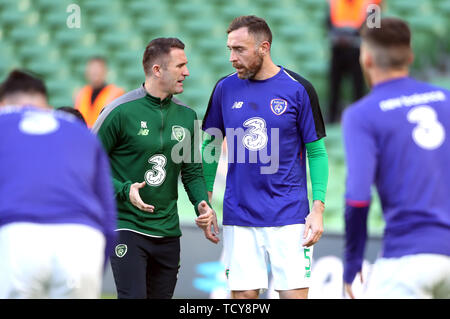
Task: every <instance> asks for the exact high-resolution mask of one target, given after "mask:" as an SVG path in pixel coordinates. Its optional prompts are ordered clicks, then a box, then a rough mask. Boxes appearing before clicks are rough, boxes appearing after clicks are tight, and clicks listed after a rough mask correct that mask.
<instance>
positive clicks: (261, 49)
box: [259, 41, 270, 55]
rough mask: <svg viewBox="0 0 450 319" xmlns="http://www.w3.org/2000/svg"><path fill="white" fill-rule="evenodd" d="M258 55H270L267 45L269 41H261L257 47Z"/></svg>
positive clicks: (268, 45)
mask: <svg viewBox="0 0 450 319" xmlns="http://www.w3.org/2000/svg"><path fill="white" fill-rule="evenodd" d="M259 54H261V55H268V54H270V43H269V41H263V42H262V43H261V44H260V45H259Z"/></svg>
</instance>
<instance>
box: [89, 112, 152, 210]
mask: <svg viewBox="0 0 450 319" xmlns="http://www.w3.org/2000/svg"><path fill="white" fill-rule="evenodd" d="M93 132H94V133H95V132H96V133H97V136H98V138H99V139H100V141H101V142H102V145H103V149H104V150H105V152H106V154H108V156H110V154H111V152H112V151H113V150H114V148H115V147H116V145H117V144H118V143H119V140H120V116H119V114H118V113H114V114H112V113H110V114H109V115H108V117H106V118H105V119H104V120H103V121H102V122H101V125H100V126H95V127H94V129H93ZM111 179H112V184H113V187H114V195H115V197H116V198H117V199H118V200H119V201H122V202H130V203H131V204H133V205H134V206H136V207H137V208H139V209H140V210H142V211H146V212H149V213H153V212H154V209H155V207H154V206H152V205H148V204H146V203H144V202H143V201H142V199H141V197H140V195H139V189H140V188H142V187H144V186H145V182H142V183H133V182H132V181H129V180H127V181H120V180H118V179H116V178H114V177H111Z"/></svg>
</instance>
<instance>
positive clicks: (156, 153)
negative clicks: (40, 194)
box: [92, 85, 209, 237]
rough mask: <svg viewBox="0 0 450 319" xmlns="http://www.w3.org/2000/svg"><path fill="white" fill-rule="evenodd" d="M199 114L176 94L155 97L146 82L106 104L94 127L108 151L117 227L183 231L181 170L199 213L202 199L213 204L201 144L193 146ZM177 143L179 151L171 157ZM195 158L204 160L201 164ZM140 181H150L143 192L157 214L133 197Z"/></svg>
mask: <svg viewBox="0 0 450 319" xmlns="http://www.w3.org/2000/svg"><path fill="white" fill-rule="evenodd" d="M196 119H197V114H196V113H195V111H194V110H192V109H190V108H189V107H187V106H186V105H184V104H183V103H182V102H181V101H179V100H178V99H175V98H173V97H172V96H170V97H168V98H166V99H164V100H161V99H159V98H156V97H153V96H151V95H150V94H148V93H147V91H146V90H145V88H144V86H143V85H142V86H141V87H140V88H138V89H136V90H134V91H131V92H128V93H126V94H124V95H123V96H121V97H119V98H118V99H116V100H114V101H113V102H112V103H110V104H109V105H107V106H106V107H105V108H104V109H103V111H102V112H101V114H100V116H99V118H98V119H97V121H96V123H95V125H94V127H93V128H92V130H93V132H94V133H96V134H97V135H98V137H99V138H100V140H101V142H102V143H103V146H104V148H105V150H106V152H107V154H108V156H109V161H110V165H111V173H112V177H113V183H114V191H115V195H116V199H117V208H118V230H125V229H126V230H131V231H134V232H137V233H142V234H144V235H151V236H163V237H172V236H181V230H180V226H179V216H178V209H177V199H178V177H179V176H180V173H181V180H182V182H183V185H184V188H185V190H186V192H187V194H188V196H189V199H190V201H191V202H192V204H193V205H194V209H195V212H196V214H197V215H198V209H197V206H198V204H199V203H200V202H201V201H202V200H205V201H206V202H207V203H208V204H209V202H208V195H207V192H206V185H205V181H204V178H203V171H202V164H201V157H200V155H199V149H197V147H194V123H195V120H196ZM173 147H175V154H178V155H179V156H176V157H173V156H172V148H173ZM196 153H197V154H196ZM195 158H196V159H200V160H199V161H198V163H195V162H194V159H195ZM174 159H175V160H174ZM142 181H145V182H146V185H145V187H144V188H142V189H140V196H141V198H142V200H143V201H144V202H145V203H147V204H149V205H153V206H155V210H154V213H148V212H144V211H141V210H139V209H138V208H136V207H135V206H134V205H132V204H131V202H130V201H129V191H130V186H131V184H133V183H136V182H142Z"/></svg>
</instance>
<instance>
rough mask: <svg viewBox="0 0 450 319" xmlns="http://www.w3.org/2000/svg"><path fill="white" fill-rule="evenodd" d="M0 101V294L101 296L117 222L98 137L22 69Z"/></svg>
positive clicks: (4, 89) (1, 93)
mask: <svg viewBox="0 0 450 319" xmlns="http://www.w3.org/2000/svg"><path fill="white" fill-rule="evenodd" d="M0 106H1V107H0V127H1V131H2V134H1V135H0V299H3V298H26V299H29V298H58V299H59V298H70V299H73V298H83V299H84V298H100V293H101V288H102V278H103V270H104V267H105V265H106V258H107V257H108V256H109V254H110V251H111V250H112V247H113V244H114V240H115V233H114V229H115V226H116V225H115V224H116V206H115V201H114V193H113V187H112V183H111V177H110V173H109V163H108V157H107V155H106V153H105V152H104V151H103V148H102V146H101V144H100V141H98V140H97V138H96V137H95V136H94V135H93V134H92V133H91V132H90V131H89V130H88V129H87V128H86V126H85V125H84V124H82V123H81V121H79V120H78V119H77V118H76V117H75V116H73V115H71V114H67V113H66V112H62V111H53V110H51V107H50V106H48V104H47V90H46V88H45V85H44V83H43V82H42V81H41V80H39V79H37V78H35V77H33V76H31V75H30V74H27V73H25V72H22V71H13V72H11V73H10V74H9V76H8V78H7V79H6V80H5V81H4V82H3V83H2V85H1V86H0Z"/></svg>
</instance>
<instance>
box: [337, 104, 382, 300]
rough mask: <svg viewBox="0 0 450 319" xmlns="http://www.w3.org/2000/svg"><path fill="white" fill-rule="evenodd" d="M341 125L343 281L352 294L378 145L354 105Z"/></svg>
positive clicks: (363, 241) (361, 255)
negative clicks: (343, 156) (343, 159)
mask: <svg viewBox="0 0 450 319" xmlns="http://www.w3.org/2000/svg"><path fill="white" fill-rule="evenodd" d="M342 127H343V138H344V147H345V153H346V166H347V180H346V194H345V198H346V206H345V248H344V282H345V286H346V290H347V292H348V293H349V295H350V297H352V298H353V297H354V296H353V293H352V291H351V284H352V283H353V280H354V278H355V276H356V274H357V273H358V272H361V268H362V262H363V258H364V250H365V245H366V240H367V216H368V212H369V206H370V200H371V185H372V183H373V180H374V176H375V170H376V165H377V161H376V157H377V146H376V141H375V138H374V136H373V135H372V134H371V130H370V128H369V123H368V121H367V119H365V118H363V117H361V116H359V115H358V113H356V112H355V109H352V108H350V109H348V110H347V111H346V112H345V113H344V116H343V126H342Z"/></svg>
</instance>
